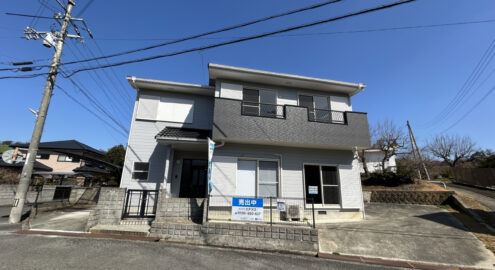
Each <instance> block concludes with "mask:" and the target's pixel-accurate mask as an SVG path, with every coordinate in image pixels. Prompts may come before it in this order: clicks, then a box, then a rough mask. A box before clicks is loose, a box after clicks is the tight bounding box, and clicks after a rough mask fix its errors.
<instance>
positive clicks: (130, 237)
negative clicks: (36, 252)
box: [13, 230, 160, 242]
mask: <svg viewBox="0 0 495 270" xmlns="http://www.w3.org/2000/svg"><path fill="white" fill-rule="evenodd" d="M13 233H16V234H31V235H58V236H69V237H81V238H100V239H119V240H135V241H146V242H158V241H159V240H160V238H158V237H148V236H133V235H118V234H103V233H88V232H60V231H27V230H21V231H16V232H13Z"/></svg>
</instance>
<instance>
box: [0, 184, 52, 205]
mask: <svg viewBox="0 0 495 270" xmlns="http://www.w3.org/2000/svg"><path fill="white" fill-rule="evenodd" d="M16 190H17V185H0V205H11V204H12V202H13V201H14V196H15V193H16ZM54 193H55V186H44V187H43V190H42V191H40V192H37V191H28V193H27V197H26V199H27V202H28V203H34V202H35V201H36V198H37V201H38V202H48V201H51V200H53V194H54Z"/></svg>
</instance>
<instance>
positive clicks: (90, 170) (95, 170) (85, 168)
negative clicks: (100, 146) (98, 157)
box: [72, 166, 110, 174]
mask: <svg viewBox="0 0 495 270" xmlns="http://www.w3.org/2000/svg"><path fill="white" fill-rule="evenodd" d="M72 171H74V172H77V173H103V174H108V173H110V172H109V171H107V170H105V169H102V168H99V167H91V166H81V167H77V168H75V169H74V170H72Z"/></svg>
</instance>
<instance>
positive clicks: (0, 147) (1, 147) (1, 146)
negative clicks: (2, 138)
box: [0, 144, 12, 153]
mask: <svg viewBox="0 0 495 270" xmlns="http://www.w3.org/2000/svg"><path fill="white" fill-rule="evenodd" d="M10 149H12V148H10V146H8V145H6V144H0V153H3V152H4V151H7V150H10Z"/></svg>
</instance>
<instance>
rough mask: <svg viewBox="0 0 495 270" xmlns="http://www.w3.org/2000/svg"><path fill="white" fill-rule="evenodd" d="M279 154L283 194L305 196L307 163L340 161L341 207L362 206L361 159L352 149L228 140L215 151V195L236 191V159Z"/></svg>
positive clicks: (213, 192) (356, 207)
mask: <svg viewBox="0 0 495 270" xmlns="http://www.w3.org/2000/svg"><path fill="white" fill-rule="evenodd" d="M277 154H280V155H281V157H282V174H281V176H282V177H281V179H280V181H281V193H280V196H282V197H297V198H304V188H303V184H304V182H303V164H304V163H318V164H329V165H337V166H338V167H339V175H340V182H341V185H340V187H341V195H342V208H344V209H362V205H363V203H362V199H363V196H362V191H361V179H360V175H359V163H358V161H357V160H355V159H354V155H353V153H352V151H331V150H327V151H325V150H316V149H315V150H312V149H300V148H282V147H261V146H246V145H235V144H226V145H225V146H224V147H222V148H219V149H216V150H215V152H214V158H213V170H212V183H213V191H212V195H229V196H231V195H235V187H236V178H237V159H238V158H239V157H244V158H265V159H279V156H278V155H277Z"/></svg>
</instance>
